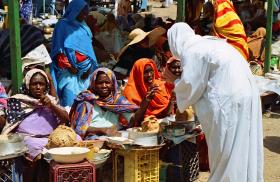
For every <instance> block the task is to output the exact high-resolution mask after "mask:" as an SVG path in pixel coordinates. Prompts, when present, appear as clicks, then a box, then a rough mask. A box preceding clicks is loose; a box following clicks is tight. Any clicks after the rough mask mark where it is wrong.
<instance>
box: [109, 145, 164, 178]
mask: <svg viewBox="0 0 280 182" xmlns="http://www.w3.org/2000/svg"><path fill="white" fill-rule="evenodd" d="M119 156H122V157H124V182H158V181H159V168H160V167H159V148H154V149H137V150H123V149H117V150H116V151H115V156H114V166H113V167H114V173H113V175H114V181H115V182H117V181H118V176H117V174H118V172H117V170H118V164H117V161H118V160H117V159H118V157H119Z"/></svg>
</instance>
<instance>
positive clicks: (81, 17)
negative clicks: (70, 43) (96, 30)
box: [77, 6, 89, 22]
mask: <svg viewBox="0 0 280 182" xmlns="http://www.w3.org/2000/svg"><path fill="white" fill-rule="evenodd" d="M88 13H89V9H88V6H85V7H84V8H83V9H82V11H81V12H80V13H79V15H78V16H77V20H78V21H79V22H82V21H84V20H86V19H87V16H88Z"/></svg>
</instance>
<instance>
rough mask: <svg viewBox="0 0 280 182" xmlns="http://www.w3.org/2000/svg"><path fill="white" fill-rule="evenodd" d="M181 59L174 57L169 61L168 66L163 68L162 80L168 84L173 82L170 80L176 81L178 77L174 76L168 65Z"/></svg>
mask: <svg viewBox="0 0 280 182" xmlns="http://www.w3.org/2000/svg"><path fill="white" fill-rule="evenodd" d="M178 60H179V59H178V58H176V57H175V56H172V57H171V58H169V59H168V61H167V63H166V66H165V67H164V68H163V71H162V75H161V79H162V80H164V81H166V82H171V81H170V80H175V79H176V78H177V76H176V75H174V74H173V73H172V72H171V71H170V70H169V69H168V65H169V64H171V63H172V62H173V61H178Z"/></svg>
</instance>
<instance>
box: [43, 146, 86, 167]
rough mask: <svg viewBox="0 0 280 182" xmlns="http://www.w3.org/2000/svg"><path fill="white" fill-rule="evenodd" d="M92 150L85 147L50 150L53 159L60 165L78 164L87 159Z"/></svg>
mask: <svg viewBox="0 0 280 182" xmlns="http://www.w3.org/2000/svg"><path fill="white" fill-rule="evenodd" d="M89 151H90V150H89V149H88V148H84V147H59V148H52V149H50V150H48V153H50V154H51V156H52V159H53V160H54V161H56V162H59V163H78V162H82V161H83V160H84V159H86V156H87V153H88V152H89Z"/></svg>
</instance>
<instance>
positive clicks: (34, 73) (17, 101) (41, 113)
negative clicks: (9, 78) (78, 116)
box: [2, 69, 69, 181]
mask: <svg viewBox="0 0 280 182" xmlns="http://www.w3.org/2000/svg"><path fill="white" fill-rule="evenodd" d="M49 83H50V81H49V80H48V76H47V75H46V73H45V72H44V71H42V70H40V69H32V70H30V71H28V72H27V73H26V75H25V77H24V83H23V87H22V94H16V95H14V96H12V97H10V98H9V99H8V105H7V112H6V115H7V116H6V118H7V119H6V120H7V124H6V126H5V127H4V129H3V131H2V133H3V134H8V133H10V132H17V133H21V134H22V135H24V143H25V144H26V145H27V148H28V151H27V153H26V156H25V158H24V161H29V162H30V163H31V164H32V165H36V163H37V159H40V154H41V152H42V150H43V148H44V147H45V145H46V144H47V142H48V136H49V135H50V133H52V131H53V130H54V129H55V128H56V127H57V126H58V125H59V124H62V123H65V122H69V116H68V113H67V112H66V111H65V110H64V109H63V108H62V107H60V106H59V105H58V100H56V98H54V97H53V96H50V95H49V87H50V84H49ZM23 169H24V167H23V166H22V161H20V164H19V163H17V165H16V173H18V174H22V173H23V174H25V172H28V173H29V172H30V171H31V168H28V170H27V171H23ZM23 177H24V178H25V175H23ZM16 181H17V180H16ZM24 181H32V180H30V179H25V180H24Z"/></svg>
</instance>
